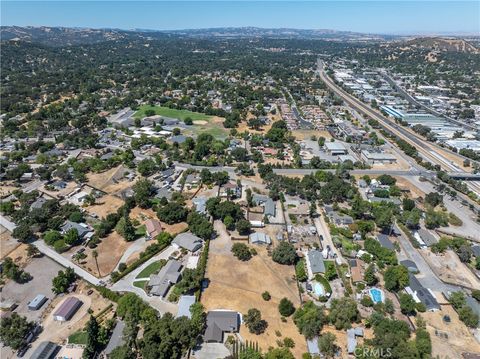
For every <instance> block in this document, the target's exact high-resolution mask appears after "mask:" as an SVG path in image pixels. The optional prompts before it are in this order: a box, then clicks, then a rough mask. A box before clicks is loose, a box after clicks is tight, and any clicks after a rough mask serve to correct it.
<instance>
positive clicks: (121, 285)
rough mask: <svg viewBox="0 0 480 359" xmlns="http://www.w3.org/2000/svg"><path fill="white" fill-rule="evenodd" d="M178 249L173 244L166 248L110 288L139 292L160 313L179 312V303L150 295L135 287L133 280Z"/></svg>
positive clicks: (119, 290) (118, 290)
mask: <svg viewBox="0 0 480 359" xmlns="http://www.w3.org/2000/svg"><path fill="white" fill-rule="evenodd" d="M175 251H176V248H175V247H173V246H169V247H167V248H166V249H164V250H163V251H162V252H161V253H159V254H157V255H156V256H154V257H152V258H150V259H149V260H148V261H146V262H145V263H143V264H142V265H141V266H140V267H138V268H137V269H135V270H134V271H132V272H131V273H129V274H127V275H126V276H125V277H123V278H122V279H120V280H119V281H118V282H116V283H114V284H113V285H112V286H111V287H110V289H111V290H113V291H116V292H133V293H135V294H137V295H138V296H139V297H140V298H142V299H143V300H144V301H145V302H147V303H148V304H150V305H151V306H152V307H153V308H155V309H157V310H158V311H159V312H160V314H162V315H163V314H164V313H166V312H170V313H172V314H176V313H177V305H176V304H174V303H170V302H167V301H165V300H163V299H161V298H160V297H155V296H149V295H147V293H145V291H144V290H143V289H141V288H138V287H135V286H134V285H133V282H134V281H135V277H136V276H137V275H138V274H139V273H140V272H141V271H142V270H143V269H144V268H146V267H147V266H148V265H150V264H151V263H153V262H156V261H159V260H160V259H168V257H170V255H171V254H172V253H173V252H175Z"/></svg>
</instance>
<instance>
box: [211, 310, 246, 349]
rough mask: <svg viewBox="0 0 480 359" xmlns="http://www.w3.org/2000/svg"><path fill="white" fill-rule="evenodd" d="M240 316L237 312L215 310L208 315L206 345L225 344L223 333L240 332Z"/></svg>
mask: <svg viewBox="0 0 480 359" xmlns="http://www.w3.org/2000/svg"><path fill="white" fill-rule="evenodd" d="M239 327H240V316H239V314H238V313H237V312H232V311H228V310H215V311H209V312H208V313H207V328H206V329H205V334H204V335H203V339H204V341H205V342H206V343H223V333H235V332H238V329H239Z"/></svg>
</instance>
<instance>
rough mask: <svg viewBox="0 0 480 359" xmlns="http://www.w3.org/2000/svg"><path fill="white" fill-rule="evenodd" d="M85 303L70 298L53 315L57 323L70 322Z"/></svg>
mask: <svg viewBox="0 0 480 359" xmlns="http://www.w3.org/2000/svg"><path fill="white" fill-rule="evenodd" d="M82 304H83V302H82V301H81V300H79V299H78V298H75V297H69V298H67V299H65V301H64V302H63V303H62V305H60V308H58V310H57V311H56V312H55V313H53V318H54V319H55V320H57V321H61V322H65V321H67V320H70V319H71V318H72V317H73V315H74V314H75V313H76V312H77V310H78V309H79V308H80V307H81V306H82Z"/></svg>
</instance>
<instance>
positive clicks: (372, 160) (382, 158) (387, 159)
mask: <svg viewBox="0 0 480 359" xmlns="http://www.w3.org/2000/svg"><path fill="white" fill-rule="evenodd" d="M361 158H362V160H363V161H365V162H366V163H368V164H369V165H375V164H391V163H396V162H397V158H396V157H395V156H394V155H392V154H390V153H385V152H370V151H367V150H363V151H362V152H361Z"/></svg>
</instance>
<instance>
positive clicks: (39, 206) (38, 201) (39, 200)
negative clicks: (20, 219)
mask: <svg viewBox="0 0 480 359" xmlns="http://www.w3.org/2000/svg"><path fill="white" fill-rule="evenodd" d="M45 203H47V199H46V198H44V197H38V198H37V199H36V200H35V201H34V202H33V203H32V204H31V205H30V211H31V210H33V209H42V207H43V205H44V204H45Z"/></svg>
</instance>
